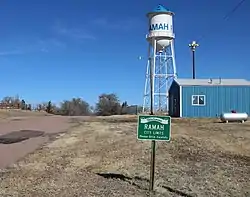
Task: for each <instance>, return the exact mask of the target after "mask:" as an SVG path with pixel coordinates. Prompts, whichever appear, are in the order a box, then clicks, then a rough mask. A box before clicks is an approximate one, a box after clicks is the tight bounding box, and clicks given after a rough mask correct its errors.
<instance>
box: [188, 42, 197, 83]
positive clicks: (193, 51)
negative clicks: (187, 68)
mask: <svg viewBox="0 0 250 197" xmlns="http://www.w3.org/2000/svg"><path fill="white" fill-rule="evenodd" d="M188 46H189V47H190V49H191V50H192V55H193V79H195V49H196V47H198V46H199V44H198V43H196V41H193V42H192V43H191V44H189V45H188Z"/></svg>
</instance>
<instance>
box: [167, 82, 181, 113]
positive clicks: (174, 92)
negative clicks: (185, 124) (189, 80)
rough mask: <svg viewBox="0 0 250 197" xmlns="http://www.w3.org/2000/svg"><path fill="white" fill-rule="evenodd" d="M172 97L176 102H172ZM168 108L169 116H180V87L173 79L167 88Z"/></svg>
mask: <svg viewBox="0 0 250 197" xmlns="http://www.w3.org/2000/svg"><path fill="white" fill-rule="evenodd" d="M174 99H176V103H175V102H174ZM168 109H169V115H170V116H173V117H179V116H180V87H179V85H178V84H177V83H176V82H175V81H173V83H172V85H171V87H170V89H169V97H168Z"/></svg>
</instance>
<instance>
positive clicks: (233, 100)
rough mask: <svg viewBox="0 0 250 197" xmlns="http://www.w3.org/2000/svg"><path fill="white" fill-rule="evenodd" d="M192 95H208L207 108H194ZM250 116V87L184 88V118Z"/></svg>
mask: <svg viewBox="0 0 250 197" xmlns="http://www.w3.org/2000/svg"><path fill="white" fill-rule="evenodd" d="M192 95H206V105H205V106H192ZM232 109H234V110H236V111H237V112H246V113H248V114H250V86H214V87H211V86H210V87H208V86H183V88H182V113H183V117H216V116H218V115H220V114H221V113H222V112H230V111H231V110H232Z"/></svg>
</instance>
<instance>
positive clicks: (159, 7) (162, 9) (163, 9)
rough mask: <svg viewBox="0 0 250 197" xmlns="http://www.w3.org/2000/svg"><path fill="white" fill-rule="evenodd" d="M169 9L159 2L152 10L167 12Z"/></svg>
mask: <svg viewBox="0 0 250 197" xmlns="http://www.w3.org/2000/svg"><path fill="white" fill-rule="evenodd" d="M168 11H169V9H166V8H165V7H164V6H163V5H161V4H159V5H158V6H157V7H156V8H155V9H154V10H153V12H168Z"/></svg>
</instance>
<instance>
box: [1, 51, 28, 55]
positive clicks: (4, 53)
mask: <svg viewBox="0 0 250 197" xmlns="http://www.w3.org/2000/svg"><path fill="white" fill-rule="evenodd" d="M22 53H24V52H23V51H20V50H11V51H0V56H9V55H19V54H22Z"/></svg>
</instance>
